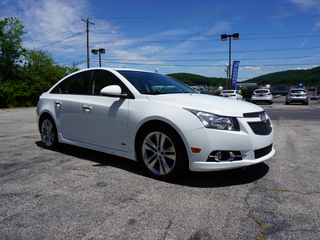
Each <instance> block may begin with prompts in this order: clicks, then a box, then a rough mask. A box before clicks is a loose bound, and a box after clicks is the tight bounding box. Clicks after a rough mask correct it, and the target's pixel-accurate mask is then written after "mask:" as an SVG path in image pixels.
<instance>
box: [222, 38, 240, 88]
mask: <svg viewBox="0 0 320 240" xmlns="http://www.w3.org/2000/svg"><path fill="white" fill-rule="evenodd" d="M232 37H233V40H239V33H234V34H232V35H227V34H221V41H227V39H228V38H229V68H228V72H229V73H228V76H229V80H228V81H229V82H230V77H231V73H230V70H231V38H232Z"/></svg>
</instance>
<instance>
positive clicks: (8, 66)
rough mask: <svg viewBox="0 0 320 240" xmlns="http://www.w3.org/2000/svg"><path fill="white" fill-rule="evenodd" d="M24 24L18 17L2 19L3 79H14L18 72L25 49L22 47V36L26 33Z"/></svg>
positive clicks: (0, 64) (0, 66) (0, 67)
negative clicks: (19, 62)
mask: <svg viewBox="0 0 320 240" xmlns="http://www.w3.org/2000/svg"><path fill="white" fill-rule="evenodd" d="M23 28H24V25H22V22H21V21H20V20H19V19H18V18H12V17H11V18H5V19H4V20H0V76H2V77H3V78H2V81H6V80H7V79H13V78H14V77H15V75H16V74H17V70H18V68H19V64H18V63H17V62H18V61H19V60H20V57H21V55H22V54H24V53H25V51H26V50H25V49H24V48H23V47H22V40H21V36H22V35H24V34H26V32H24V31H23Z"/></svg>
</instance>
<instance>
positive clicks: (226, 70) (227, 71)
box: [224, 63, 229, 90]
mask: <svg viewBox="0 0 320 240" xmlns="http://www.w3.org/2000/svg"><path fill="white" fill-rule="evenodd" d="M226 66H227V69H224V71H225V72H226V73H227V79H226V90H227V89H228V80H229V65H228V63H226Z"/></svg>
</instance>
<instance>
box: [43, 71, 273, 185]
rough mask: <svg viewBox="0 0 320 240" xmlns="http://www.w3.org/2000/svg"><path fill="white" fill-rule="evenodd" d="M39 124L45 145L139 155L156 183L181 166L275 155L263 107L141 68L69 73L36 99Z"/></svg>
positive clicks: (223, 165) (205, 167) (208, 167)
mask: <svg viewBox="0 0 320 240" xmlns="http://www.w3.org/2000/svg"><path fill="white" fill-rule="evenodd" d="M37 121H38V126H39V131H40V135H41V139H42V142H43V143H44V147H46V148H48V149H54V148H56V147H58V146H59V144H60V143H65V144H72V145H76V146H81V147H85V148H90V149H94V150H98V151H102V152H106V153H110V154H114V155H118V156H122V157H125V158H128V159H132V160H137V161H140V162H141V164H142V166H143V168H144V169H145V170H146V172H147V173H148V174H149V175H150V176H152V177H154V178H157V179H161V180H169V179H172V178H173V177H176V176H177V175H178V174H179V173H181V171H182V170H183V169H184V168H188V169H190V170H191V171H217V170H223V169H233V168H240V167H245V166H249V165H253V164H257V163H260V162H262V161H265V160H267V159H269V158H271V157H272V156H273V155H274V153H275V150H274V144H273V141H274V137H273V127H272V123H271V120H270V118H269V117H268V115H267V114H266V112H265V111H264V110H263V109H262V108H261V107H259V106H256V105H253V104H251V103H247V102H243V101H236V102H234V103H233V104H230V100H227V99H225V98H220V97H216V96H211V95H206V94H198V93H197V92H196V91H194V90H192V89H191V88H189V87H187V86H186V85H184V84H182V83H180V82H178V81H176V80H174V79H172V78H170V77H167V76H165V75H161V74H158V73H152V72H146V71H141V70H130V69H123V68H120V69H111V68H90V69H86V70H81V71H78V72H76V73H73V74H71V75H69V76H67V77H65V78H63V79H62V80H60V81H59V82H57V83H56V84H55V85H54V86H53V87H52V88H50V89H49V90H48V91H47V92H45V93H43V94H42V95H41V96H40V98H39V102H38V105H37ZM48 154H49V153H48Z"/></svg>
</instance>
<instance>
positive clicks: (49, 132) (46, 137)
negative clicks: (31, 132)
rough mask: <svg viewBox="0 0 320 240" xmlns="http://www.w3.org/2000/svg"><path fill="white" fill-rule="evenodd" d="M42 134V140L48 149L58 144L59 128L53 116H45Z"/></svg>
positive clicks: (41, 129) (42, 123) (42, 122)
mask: <svg viewBox="0 0 320 240" xmlns="http://www.w3.org/2000/svg"><path fill="white" fill-rule="evenodd" d="M40 126H41V128H40V134H41V139H42V142H43V143H44V145H45V147H46V148H48V149H54V148H56V147H57V145H58V135H57V128H56V125H55V124H54V122H53V120H52V118H50V117H45V118H44V119H43V120H42V121H41V124H40Z"/></svg>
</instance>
